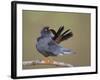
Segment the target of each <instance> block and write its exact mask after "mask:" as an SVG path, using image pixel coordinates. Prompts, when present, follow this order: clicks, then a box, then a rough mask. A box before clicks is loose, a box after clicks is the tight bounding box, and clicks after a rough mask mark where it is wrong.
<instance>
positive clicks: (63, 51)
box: [48, 41, 72, 55]
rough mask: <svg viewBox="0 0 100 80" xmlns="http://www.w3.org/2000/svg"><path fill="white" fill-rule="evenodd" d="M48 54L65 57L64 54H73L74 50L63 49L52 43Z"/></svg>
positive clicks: (49, 44)
mask: <svg viewBox="0 0 100 80" xmlns="http://www.w3.org/2000/svg"><path fill="white" fill-rule="evenodd" d="M48 52H49V53H52V54H54V55H63V54H71V53H72V50H71V49H66V48H63V47H61V46H59V45H58V44H56V43H55V42H54V41H51V42H49V43H48Z"/></svg>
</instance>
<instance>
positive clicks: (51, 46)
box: [36, 27, 73, 57]
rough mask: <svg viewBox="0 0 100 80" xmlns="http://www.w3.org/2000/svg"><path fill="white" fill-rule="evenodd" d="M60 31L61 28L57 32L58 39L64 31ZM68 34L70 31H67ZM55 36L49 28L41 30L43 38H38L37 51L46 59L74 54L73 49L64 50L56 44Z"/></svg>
mask: <svg viewBox="0 0 100 80" xmlns="http://www.w3.org/2000/svg"><path fill="white" fill-rule="evenodd" d="M60 29H61V27H60V28H59V30H58V32H57V33H56V32H55V35H57V34H58V35H57V37H59V35H61V32H62V31H63V28H62V29H61V30H60ZM59 31H60V32H59ZM66 32H68V31H66ZM66 32H65V33H66ZM65 33H63V34H65ZM55 35H54V33H53V32H52V31H51V30H50V29H49V27H44V28H43V29H42V30H41V36H40V37H38V38H37V44H36V48H37V50H38V51H39V52H40V53H41V54H42V55H44V56H45V57H48V56H58V55H64V54H71V53H73V51H72V50H71V49H68V48H63V47H61V46H60V45H59V44H58V43H56V41H55V40H53V38H54V36H55ZM57 37H56V38H57ZM63 38H64V37H63Z"/></svg>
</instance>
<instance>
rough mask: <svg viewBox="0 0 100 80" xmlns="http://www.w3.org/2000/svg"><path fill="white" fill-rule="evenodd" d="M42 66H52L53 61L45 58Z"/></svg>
mask: <svg viewBox="0 0 100 80" xmlns="http://www.w3.org/2000/svg"><path fill="white" fill-rule="evenodd" d="M43 62H44V64H54V62H55V61H54V60H52V59H49V58H48V57H45V59H44V60H43Z"/></svg>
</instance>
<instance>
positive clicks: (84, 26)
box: [22, 10, 91, 69]
mask: <svg viewBox="0 0 100 80" xmlns="http://www.w3.org/2000/svg"><path fill="white" fill-rule="evenodd" d="M22 15H23V31H22V32H23V58H22V59H23V61H30V60H37V59H40V60H42V59H44V56H43V55H42V54H40V53H39V52H38V51H37V50H36V42H37V41H36V40H37V38H38V37H39V36H40V31H41V29H42V28H43V27H44V26H49V27H50V28H54V29H55V30H57V29H58V28H59V27H60V26H61V25H64V26H65V30H66V29H71V30H72V32H73V34H74V36H73V37H72V38H70V39H68V40H66V41H64V42H62V43H61V44H60V45H61V46H64V47H65V48H71V49H73V50H74V51H75V52H76V54H73V55H64V56H56V57H50V58H52V59H54V60H57V61H61V62H65V63H69V64H72V65H74V66H75V67H78V66H83V67H84V66H90V65H91V64H90V58H91V54H90V53H91V52H90V51H91V50H90V49H91V45H90V38H91V37H90V36H91V35H90V30H91V29H90V26H91V25H90V20H91V17H90V16H91V15H90V14H87V13H71V12H46V11H45V12H44V11H31V10H23V13H22ZM52 67H53V68H54V67H56V66H53V65H34V66H33V65H32V66H23V69H36V68H52Z"/></svg>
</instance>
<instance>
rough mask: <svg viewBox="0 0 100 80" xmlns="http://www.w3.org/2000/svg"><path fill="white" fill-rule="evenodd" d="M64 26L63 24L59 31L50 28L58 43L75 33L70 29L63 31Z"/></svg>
mask: <svg viewBox="0 0 100 80" xmlns="http://www.w3.org/2000/svg"><path fill="white" fill-rule="evenodd" d="M63 30H64V26H61V27H60V28H59V29H58V31H57V32H56V31H55V30H54V29H50V31H51V32H52V33H53V35H54V37H53V38H52V39H53V40H54V41H55V42H56V43H58V44H59V43H60V42H62V41H64V40H67V39H69V38H70V37H72V36H73V33H72V32H71V31H70V29H68V30H66V31H65V32H63Z"/></svg>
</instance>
